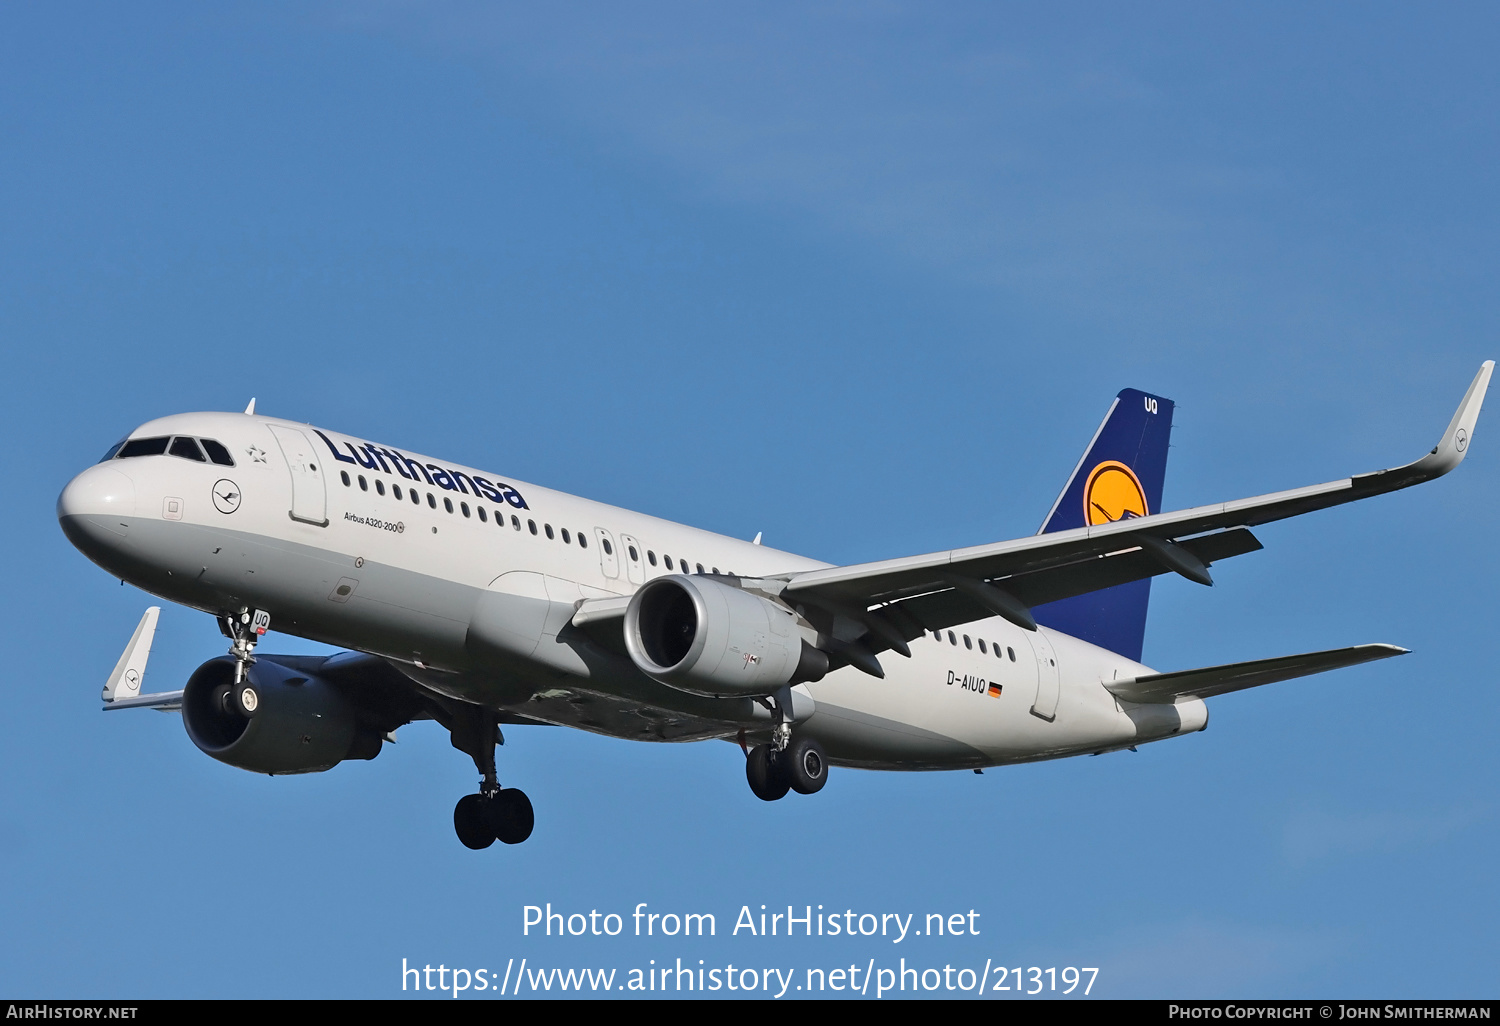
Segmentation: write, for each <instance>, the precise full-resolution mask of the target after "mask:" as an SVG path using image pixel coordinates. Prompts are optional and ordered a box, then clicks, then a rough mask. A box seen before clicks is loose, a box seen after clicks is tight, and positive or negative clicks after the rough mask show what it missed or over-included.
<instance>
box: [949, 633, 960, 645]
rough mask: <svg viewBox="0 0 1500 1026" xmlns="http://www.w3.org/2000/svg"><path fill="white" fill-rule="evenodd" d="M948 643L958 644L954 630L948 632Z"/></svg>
mask: <svg viewBox="0 0 1500 1026" xmlns="http://www.w3.org/2000/svg"><path fill="white" fill-rule="evenodd" d="M948 644H950V645H957V644H958V639H957V638H955V637H954V636H953V632H952V631H949V632H948Z"/></svg>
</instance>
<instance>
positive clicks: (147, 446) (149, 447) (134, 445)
mask: <svg viewBox="0 0 1500 1026" xmlns="http://www.w3.org/2000/svg"><path fill="white" fill-rule="evenodd" d="M168 441H169V439H168V438H167V437H166V436H165V435H163V436H162V437H161V438H132V439H131V440H130V441H128V442H126V443H125V444H124V445H122V446H120V452H119V454H118V455H116V457H115V458H116V459H120V460H128V459H130V457H132V456H160V455H161V454H162V453H164V452H166V451H167V442H168Z"/></svg>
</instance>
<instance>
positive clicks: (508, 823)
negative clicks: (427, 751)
mask: <svg viewBox="0 0 1500 1026" xmlns="http://www.w3.org/2000/svg"><path fill="white" fill-rule="evenodd" d="M455 713H456V715H455V716H454V717H453V725H452V726H451V727H450V728H449V731H450V733H451V735H452V739H453V747H454V748H457V749H458V750H459V751H462V752H467V753H468V754H469V755H470V756H472V757H473V759H474V766H475V767H476V768H477V769H478V770H479V772H480V774H481V776H482V779H481V780H480V781H479V793H478V794H466V795H464V796H463V797H462V798H460V799H459V800H458V804H457V805H455V806H454V807H453V829H454V831H455V832H456V833H457V834H458V839H459V840H460V841H462V842H463V844H464V847H466V848H473V849H475V850H478V849H481V848H488V847H489V846H490V845H492V844H494V843H495V842H496V841H500V842H501V843H503V844H520V843H521V842H522V841H524V840H526V838H528V837H530V836H531V830H532V827H534V826H535V825H536V817H535V815H534V813H533V812H532V809H531V799H530V798H527V797H526V792H525V791H522V790H519V789H517V788H514V787H504V788H503V787H501V786H500V784H499V782H498V781H497V780H496V777H495V745H497V744H504V743H505V739H504V737H503V736H502V735H501V733H500V724H499V723H498V722H496V719H495V714H494V713H493V712H491V711H490V710H488V709H483V708H480V707H479V706H466V707H464V708H463V709H462V711H461V712H460V711H458V710H455Z"/></svg>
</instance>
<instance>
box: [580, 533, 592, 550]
mask: <svg viewBox="0 0 1500 1026" xmlns="http://www.w3.org/2000/svg"><path fill="white" fill-rule="evenodd" d="M578 547H579V548H580V549H586V548H588V547H589V539H588V535H585V534H580V535H579V536H578Z"/></svg>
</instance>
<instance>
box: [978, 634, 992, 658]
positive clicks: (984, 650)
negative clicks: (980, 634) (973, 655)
mask: <svg viewBox="0 0 1500 1026" xmlns="http://www.w3.org/2000/svg"><path fill="white" fill-rule="evenodd" d="M979 654H980V655H989V654H990V652H989V649H987V648H985V647H984V639H983V638H980V639H979Z"/></svg>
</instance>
